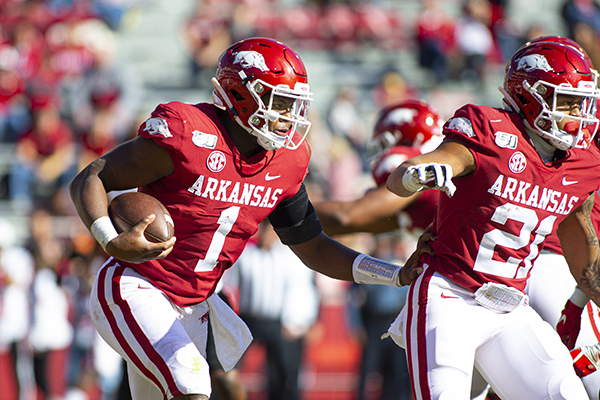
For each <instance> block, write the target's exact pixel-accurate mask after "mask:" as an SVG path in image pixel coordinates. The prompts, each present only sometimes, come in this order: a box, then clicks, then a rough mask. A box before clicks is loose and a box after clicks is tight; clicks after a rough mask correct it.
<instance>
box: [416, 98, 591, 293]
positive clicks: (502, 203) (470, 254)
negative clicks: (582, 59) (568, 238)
mask: <svg viewBox="0 0 600 400" xmlns="http://www.w3.org/2000/svg"><path fill="white" fill-rule="evenodd" d="M444 134H445V135H446V139H454V140H457V141H459V142H461V143H462V144H464V145H465V146H466V147H467V148H469V149H470V151H471V152H472V154H473V157H474V158H475V165H476V169H475V171H474V172H473V173H471V174H469V175H468V176H465V177H461V178H454V179H453V182H454V184H455V185H456V188H457V190H456V193H455V194H454V196H453V197H451V198H449V197H448V196H446V195H445V194H442V195H440V201H439V205H438V209H437V213H436V215H435V218H434V222H433V229H432V232H433V233H434V234H435V235H437V240H436V241H434V242H432V244H431V245H432V248H433V250H434V254H435V256H430V255H428V254H426V255H424V257H423V261H424V262H426V263H427V264H429V265H430V266H431V268H433V269H434V270H436V271H438V272H439V273H441V274H442V275H444V276H446V277H448V278H450V279H451V280H453V281H454V282H456V283H458V284H460V285H462V286H464V287H466V288H468V289H469V290H472V291H475V290H477V289H478V288H479V287H480V286H481V285H482V284H484V283H486V282H497V283H501V284H505V285H508V286H512V287H515V288H517V289H519V290H523V288H524V287H525V284H526V280H527V278H528V277H529V270H530V268H531V267H532V263H533V262H534V260H535V259H536V258H537V256H538V255H539V250H540V247H541V245H542V242H543V241H544V239H545V237H546V236H547V235H549V234H550V233H551V232H554V231H556V228H557V226H558V224H559V223H560V222H561V221H562V220H563V219H564V218H565V217H566V216H567V215H568V214H569V213H570V212H571V211H573V210H575V209H576V208H577V207H578V206H579V205H581V204H582V203H583V202H584V201H585V200H586V199H587V197H588V196H589V195H590V193H592V192H594V191H595V190H597V189H598V186H599V183H600V180H599V179H598V177H599V176H600V152H599V151H598V149H597V148H596V147H592V148H590V149H588V150H581V149H572V150H569V151H568V152H567V153H566V156H565V157H564V158H562V159H560V160H556V161H552V162H549V163H544V162H543V160H542V159H541V157H540V156H539V154H538V153H537V151H536V150H535V148H534V147H533V145H532V144H531V142H530V140H529V137H528V135H527V133H526V131H525V127H524V125H523V123H522V122H521V120H520V118H519V116H518V115H517V114H516V113H511V112H508V111H505V110H502V109H497V108H491V107H486V106H473V105H467V106H464V107H462V108H461V109H459V110H458V111H457V112H456V114H455V115H454V117H453V118H451V119H449V120H448V121H447V122H446V124H445V125H444Z"/></svg>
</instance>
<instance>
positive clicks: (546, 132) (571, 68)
mask: <svg viewBox="0 0 600 400" xmlns="http://www.w3.org/2000/svg"><path fill="white" fill-rule="evenodd" d="M596 76H597V73H596V71H595V70H594V69H593V68H591V62H590V60H589V57H587V55H586V54H585V53H584V52H582V51H580V50H579V49H578V48H577V47H575V46H573V45H571V44H564V43H560V42H558V41H557V40H554V41H541V40H540V41H534V42H530V43H528V44H527V45H525V46H523V47H521V48H520V49H519V50H518V51H517V52H516V53H515V55H514V56H513V57H512V59H511V60H510V61H509V62H508V64H507V66H506V71H505V76H504V87H502V88H500V90H501V92H502V93H503V94H504V100H505V101H506V103H507V104H508V105H509V106H510V107H511V108H513V109H514V110H515V111H518V112H520V114H521V118H522V119H523V122H524V123H525V125H526V126H527V127H528V128H530V129H532V130H534V131H536V132H537V133H538V134H539V135H540V136H542V137H544V138H546V139H547V140H548V141H549V142H550V143H551V144H552V145H553V146H554V147H556V148H558V149H560V150H568V149H571V148H573V147H579V148H588V147H589V145H590V143H591V141H592V139H593V136H594V134H595V133H596V130H597V129H598V119H597V118H596V116H595V109H596V106H595V105H596V99H597V98H599V97H600V91H599V90H598V88H597V86H596ZM558 95H567V96H578V97H581V100H582V101H581V116H579V117H576V116H572V115H566V114H565V113H562V112H560V111H557V110H556V98H557V96H558ZM565 117H568V118H569V119H572V120H573V123H567V125H566V127H565V128H567V127H568V128H567V129H568V130H561V129H559V128H558V126H557V122H558V121H561V120H562V119H563V118H565Z"/></svg>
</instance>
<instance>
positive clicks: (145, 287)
mask: <svg viewBox="0 0 600 400" xmlns="http://www.w3.org/2000/svg"><path fill="white" fill-rule="evenodd" d="M138 289H152V288H151V287H149V286H142V285H140V284H139V283H138Z"/></svg>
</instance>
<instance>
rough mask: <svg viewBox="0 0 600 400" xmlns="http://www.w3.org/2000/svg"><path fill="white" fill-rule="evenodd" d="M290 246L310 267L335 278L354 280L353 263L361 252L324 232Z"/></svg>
mask: <svg viewBox="0 0 600 400" xmlns="http://www.w3.org/2000/svg"><path fill="white" fill-rule="evenodd" d="M290 248H291V249H292V250H293V251H294V253H296V255H297V256H298V257H299V258H300V259H301V260H302V262H303V263H304V264H306V266H308V267H309V268H310V269H312V270H314V271H316V272H319V273H321V274H323V275H327V276H329V277H331V278H334V279H341V280H344V281H350V282H353V281H354V278H353V276H352V263H353V262H354V260H355V259H356V257H357V256H358V255H359V254H360V253H359V252H357V251H355V250H352V249H350V248H348V247H346V246H344V245H342V244H341V243H339V242H337V241H335V240H333V239H331V238H329V237H328V236H327V235H325V234H324V233H321V234H320V235H318V236H317V237H315V238H313V239H311V240H309V241H308V242H305V243H301V244H298V245H292V246H290Z"/></svg>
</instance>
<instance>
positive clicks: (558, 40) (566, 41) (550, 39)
mask: <svg viewBox="0 0 600 400" xmlns="http://www.w3.org/2000/svg"><path fill="white" fill-rule="evenodd" d="M540 42H554V43H560V44H564V45H566V46H571V47H574V48H576V49H577V50H579V51H580V52H582V53H583V56H584V58H585V62H586V63H587V65H588V67H589V68H590V69H591V70H592V73H593V74H594V76H595V78H596V86H597V85H598V77H599V76H600V75H599V74H598V71H597V70H596V69H595V68H594V65H593V64H592V60H591V58H590V56H589V55H588V53H587V52H586V51H585V50H584V49H583V47H581V46H580V45H579V43H577V42H576V41H574V40H573V39H570V38H568V37H564V36H551V35H550V36H540V37H538V38H535V39H532V40H530V41H529V42H527V43H525V46H529V45H531V44H533V43H540Z"/></svg>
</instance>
